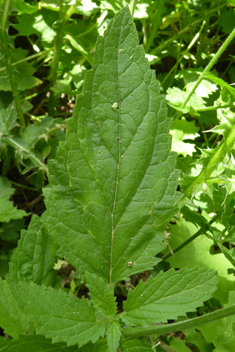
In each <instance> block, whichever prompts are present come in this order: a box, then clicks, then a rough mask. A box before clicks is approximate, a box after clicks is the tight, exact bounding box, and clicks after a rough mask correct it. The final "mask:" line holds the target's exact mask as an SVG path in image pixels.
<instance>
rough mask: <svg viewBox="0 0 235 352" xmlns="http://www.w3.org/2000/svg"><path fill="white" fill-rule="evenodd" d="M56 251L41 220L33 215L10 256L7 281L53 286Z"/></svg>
mask: <svg viewBox="0 0 235 352" xmlns="http://www.w3.org/2000/svg"><path fill="white" fill-rule="evenodd" d="M56 249H57V246H56V245H55V244H54V242H53V241H52V238H51V236H50V234H49V231H48V230H46V229H45V226H44V225H43V224H42V222H41V219H40V218H39V217H38V216H36V215H33V217H32V219H31V222H30V225H29V227H28V229H27V230H22V231H21V238H20V240H19V242H18V247H17V248H16V249H15V250H14V252H13V255H12V256H11V261H10V272H9V275H8V278H7V279H8V280H9V281H10V282H18V281H19V280H22V281H33V282H35V283H36V284H38V285H42V284H43V285H45V286H49V285H53V283H54V282H55V281H56V271H55V270H54V269H53V266H54V263H55V261H56V256H55V252H56Z"/></svg>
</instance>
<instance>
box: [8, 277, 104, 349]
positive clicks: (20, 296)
mask: <svg viewBox="0 0 235 352" xmlns="http://www.w3.org/2000/svg"><path fill="white" fill-rule="evenodd" d="M12 291H13V294H14V296H15V297H16V299H17V302H18V303H19V306H20V307H21V309H22V310H23V311H24V313H25V314H27V316H28V317H30V319H32V320H33V321H35V322H36V323H37V325H38V328H37V333H38V334H42V335H44V336H46V337H48V338H52V342H53V343H56V342H67V344H68V346H71V345H75V344H78V345H79V346H82V345H84V344H86V343H87V342H89V341H91V342H93V343H95V342H96V341H97V340H98V338H99V337H100V336H103V335H104V329H105V328H104V322H102V321H99V320H97V319H96V311H95V309H94V308H93V306H92V305H91V304H89V301H88V300H86V299H85V298H84V297H83V298H82V299H79V298H77V297H76V296H75V295H73V294H69V295H68V294H67V293H66V292H64V291H63V290H59V291H56V290H55V289H53V288H51V287H47V288H46V287H41V286H38V285H36V284H34V283H31V284H28V283H26V282H19V283H18V284H15V285H13V284H12Z"/></svg>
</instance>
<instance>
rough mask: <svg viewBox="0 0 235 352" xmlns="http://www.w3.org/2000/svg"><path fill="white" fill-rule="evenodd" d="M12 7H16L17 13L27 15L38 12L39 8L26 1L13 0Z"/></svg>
mask: <svg viewBox="0 0 235 352" xmlns="http://www.w3.org/2000/svg"><path fill="white" fill-rule="evenodd" d="M11 5H12V6H14V8H15V9H16V10H17V11H19V12H23V13H27V14H32V13H34V12H36V11H38V7H36V6H32V5H30V4H28V3H27V2H25V1H24V0H12V2H11Z"/></svg>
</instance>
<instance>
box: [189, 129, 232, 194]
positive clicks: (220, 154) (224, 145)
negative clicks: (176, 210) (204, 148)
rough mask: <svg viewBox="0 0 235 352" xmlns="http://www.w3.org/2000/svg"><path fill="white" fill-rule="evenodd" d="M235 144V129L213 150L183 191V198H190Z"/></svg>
mask: <svg viewBox="0 0 235 352" xmlns="http://www.w3.org/2000/svg"><path fill="white" fill-rule="evenodd" d="M234 143H235V129H234V128H233V129H231V132H230V134H229V135H228V136H227V137H226V138H223V139H222V142H221V143H220V145H219V146H218V147H217V148H216V149H215V154H214V155H213V156H212V157H211V159H210V161H209V163H208V164H207V166H206V167H205V168H204V169H203V170H202V172H201V173H200V174H199V175H198V177H197V178H196V179H195V181H194V182H192V183H191V185H190V186H189V187H188V188H187V189H186V190H185V192H184V197H183V198H182V201H183V199H184V198H185V197H188V198H189V197H191V196H192V194H193V192H194V189H195V187H196V186H198V185H200V184H201V183H202V182H204V181H206V180H207V179H208V178H209V177H210V176H211V174H212V173H213V171H214V170H215V169H216V168H217V167H218V165H219V164H220V163H221V162H222V161H223V160H224V157H225V155H226V154H227V153H228V152H229V151H230V150H231V149H232V148H233V146H234Z"/></svg>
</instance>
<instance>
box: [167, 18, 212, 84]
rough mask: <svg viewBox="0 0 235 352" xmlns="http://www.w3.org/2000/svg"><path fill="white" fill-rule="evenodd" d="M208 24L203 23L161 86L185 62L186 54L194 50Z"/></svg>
mask: <svg viewBox="0 0 235 352" xmlns="http://www.w3.org/2000/svg"><path fill="white" fill-rule="evenodd" d="M205 24H206V21H203V22H202V25H201V28H200V30H199V32H197V34H196V35H195V36H194V38H193V40H192V41H191V43H190V44H189V45H188V47H187V49H186V50H185V51H183V52H182V53H181V57H180V58H179V59H178V60H177V62H176V64H175V65H174V66H173V67H172V68H171V70H170V71H169V72H168V74H167V75H166V77H165V78H164V80H163V81H162V82H161V86H162V85H163V84H164V82H165V81H166V80H167V78H168V77H169V75H170V74H171V72H172V71H174V69H175V68H176V67H178V65H179V63H180V62H181V61H182V60H183V58H184V56H185V54H187V53H188V52H189V50H190V49H191V48H192V46H193V45H194V44H195V42H196V41H197V40H198V38H199V36H200V34H201V32H202V30H203V28H204V26H205Z"/></svg>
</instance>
